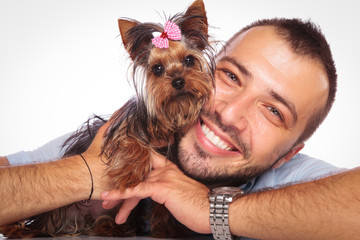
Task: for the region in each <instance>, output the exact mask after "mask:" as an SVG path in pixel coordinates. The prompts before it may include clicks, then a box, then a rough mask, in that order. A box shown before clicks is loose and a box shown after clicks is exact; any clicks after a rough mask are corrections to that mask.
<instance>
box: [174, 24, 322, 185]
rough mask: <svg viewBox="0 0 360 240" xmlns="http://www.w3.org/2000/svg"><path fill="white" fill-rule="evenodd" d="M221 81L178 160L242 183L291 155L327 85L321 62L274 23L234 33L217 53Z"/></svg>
mask: <svg viewBox="0 0 360 240" xmlns="http://www.w3.org/2000/svg"><path fill="white" fill-rule="evenodd" d="M215 81H216V93H215V97H214V100H213V101H212V102H210V103H209V104H207V105H206V106H205V107H204V111H203V112H202V114H201V116H200V119H199V121H198V122H197V124H196V125H195V126H194V127H192V128H191V129H190V131H189V132H188V133H187V134H186V135H185V136H184V138H183V139H182V140H181V142H180V147H179V165H180V167H181V168H182V169H183V170H184V171H185V172H186V173H188V174H189V175H190V176H191V177H193V178H195V179H198V180H200V181H203V182H205V183H209V184H213V183H214V182H216V183H219V182H221V183H223V184H235V185H236V184H241V183H243V182H244V181H246V180H249V179H250V178H253V177H255V176H257V175H259V174H261V173H262V172H264V171H266V170H267V169H269V168H271V167H277V166H280V165H281V164H282V163H283V162H285V161H288V160H290V159H291V157H293V156H294V155H295V154H296V153H297V152H298V151H299V150H300V149H301V148H302V147H303V144H302V143H300V144H297V145H296V146H294V144H295V143H296V140H297V139H298V137H299V136H300V135H301V133H302V132H303V131H304V129H305V125H306V122H307V120H308V118H309V116H311V114H312V113H314V112H315V111H316V110H317V109H319V108H320V107H323V106H324V105H325V102H326V98H327V93H328V82H327V78H326V74H325V72H324V70H323V68H322V66H321V65H320V64H319V63H318V62H316V61H314V60H312V59H310V58H308V57H301V56H298V55H296V54H294V53H293V52H292V50H291V49H290V47H289V46H288V45H287V43H286V42H285V41H284V40H282V39H281V38H280V37H279V36H278V35H276V33H275V32H274V29H273V28H272V27H255V28H252V29H250V30H248V31H247V32H245V33H243V34H241V35H239V36H238V37H237V38H236V39H235V40H234V41H232V43H231V44H230V45H229V47H227V50H226V51H225V52H223V53H222V54H220V55H219V56H218V58H217V69H216V73H215Z"/></svg>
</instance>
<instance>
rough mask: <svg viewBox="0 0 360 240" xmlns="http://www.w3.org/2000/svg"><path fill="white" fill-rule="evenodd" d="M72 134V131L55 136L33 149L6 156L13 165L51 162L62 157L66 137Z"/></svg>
mask: <svg viewBox="0 0 360 240" xmlns="http://www.w3.org/2000/svg"><path fill="white" fill-rule="evenodd" d="M71 134H72V133H67V134H65V135H62V136H60V137H58V138H55V139H53V140H51V141H50V142H48V143H46V144H44V145H43V146H41V147H39V148H37V149H34V150H32V151H20V152H17V153H13V154H10V155H7V156H6V158H7V159H8V161H9V163H10V165H12V166H14V165H23V164H29V163H38V162H49V161H53V160H57V159H60V158H61V157H62V156H63V154H64V151H65V149H64V148H63V144H64V142H65V141H66V139H68V138H69V137H70V136H71Z"/></svg>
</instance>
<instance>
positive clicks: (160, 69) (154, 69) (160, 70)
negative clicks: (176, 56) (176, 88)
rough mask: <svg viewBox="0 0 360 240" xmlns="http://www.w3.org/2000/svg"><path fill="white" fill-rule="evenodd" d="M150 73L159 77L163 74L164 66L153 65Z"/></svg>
mask: <svg viewBox="0 0 360 240" xmlns="http://www.w3.org/2000/svg"><path fill="white" fill-rule="evenodd" d="M152 72H153V73H154V74H155V76H158V77H159V76H161V74H163V72H164V66H163V65H161V64H155V65H154V66H153V67H152Z"/></svg>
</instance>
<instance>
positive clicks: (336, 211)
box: [229, 168, 360, 239]
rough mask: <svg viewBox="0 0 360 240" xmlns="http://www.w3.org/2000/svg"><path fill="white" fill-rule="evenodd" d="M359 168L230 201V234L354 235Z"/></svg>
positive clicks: (359, 218)
mask: <svg viewBox="0 0 360 240" xmlns="http://www.w3.org/2000/svg"><path fill="white" fill-rule="evenodd" d="M359 183H360V168H356V169H353V170H351V171H348V172H344V173H341V174H338V175H334V176H331V177H328V178H324V179H321V180H317V181H314V182H308V183H303V184H299V185H294V186H290V187H286V188H282V189H277V190H272V191H267V192H262V193H256V194H252V195H249V196H246V197H243V198H241V199H239V200H238V201H235V202H234V203H232V204H231V205H230V209H229V210H230V214H229V216H230V217H231V218H230V220H229V221H230V229H231V231H232V233H233V234H236V235H240V236H249V237H254V238H260V239H264V238H265V239H290V238H291V239H356V238H358V234H359V229H360V185H359Z"/></svg>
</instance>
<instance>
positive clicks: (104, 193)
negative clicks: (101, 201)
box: [101, 191, 109, 197]
mask: <svg viewBox="0 0 360 240" xmlns="http://www.w3.org/2000/svg"><path fill="white" fill-rule="evenodd" d="M107 196H109V191H105V192H102V193H101V197H107Z"/></svg>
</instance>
